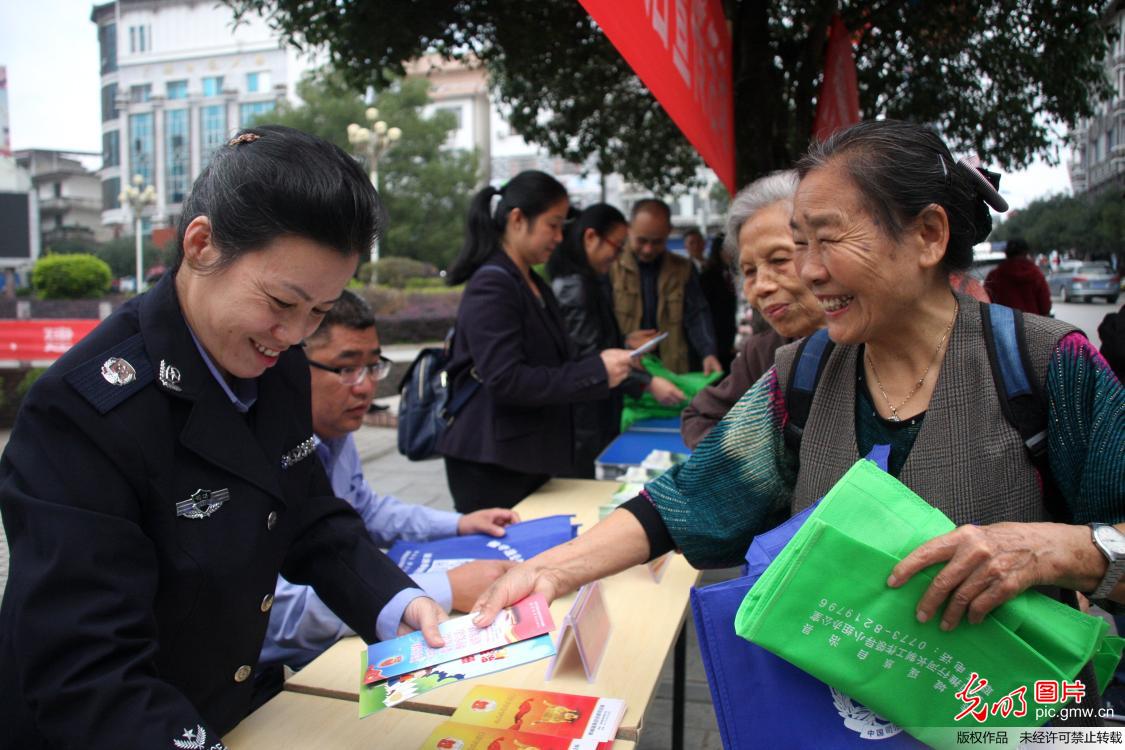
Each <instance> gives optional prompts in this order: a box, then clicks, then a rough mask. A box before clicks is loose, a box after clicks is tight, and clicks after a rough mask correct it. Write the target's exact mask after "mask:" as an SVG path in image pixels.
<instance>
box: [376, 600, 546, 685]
mask: <svg viewBox="0 0 1125 750" xmlns="http://www.w3.org/2000/svg"><path fill="white" fill-rule="evenodd" d="M474 616H475V615H472V614H469V615H464V616H462V617H455V618H453V619H451V620H446V621H445V622H443V623H442V624H441V625H439V626H438V628H439V630H440V632H441V636H442V638H444V639H445V645H444V646H442V647H441V648H431V647H430V646H428V645H427V644H426V641H425V639H424V638H423V637H422V634H421V633H420V632H417V631H415V632H413V633H408V634H406V635H404V636H400V637H398V638H394V639H392V640H389V641H380V642H378V643H372V644H371V645H370V646H368V647H367V672H366V673H365V674H364V677H363V683H364V684H365V685H371V684H374V683H376V682H382V681H383V680H385V679H387V678H388V677H395V676H396V675H400V674H406V673H408V672H415V671H417V670H419V669H423V668H424V667H430V666H433V665H435V664H444V663H446V662H449V661H452V660H454V659H460V658H461V657H462V656H468V655H469V654H479V653H480V652H481V651H488V650H490V649H494V648H498V647H499V646H503V645H504V644H507V643H516V642H517V641H524V640H527V639H528V638H534V637H535V636H538V635H543V634H544V633H549V632H551V631H552V630H554V629H555V622H554V620H552V619H551V609H550V607H548V606H547V600H546V599H544V598H543V595H542V594H532V595H531V596H529V597H527V598H526V599H523V600H521V601H518V602H516V603H515V604H513V605H512V606H511V607H508V608H507V609H503V610H501V611H500V614H498V615H497V616H496V619H495V620H493V621H492V624H491V625H489V626H488V627H487V628H478V627H477V626H476V625H474V624H473V617H474Z"/></svg>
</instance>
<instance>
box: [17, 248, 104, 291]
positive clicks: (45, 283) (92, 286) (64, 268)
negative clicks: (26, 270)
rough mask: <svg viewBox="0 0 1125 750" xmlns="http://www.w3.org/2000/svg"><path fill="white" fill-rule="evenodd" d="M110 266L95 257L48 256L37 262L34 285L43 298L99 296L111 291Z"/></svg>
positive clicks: (33, 279)
mask: <svg viewBox="0 0 1125 750" xmlns="http://www.w3.org/2000/svg"><path fill="white" fill-rule="evenodd" d="M109 280H110V271H109V266H108V265H107V264H106V262H105V261H104V260H102V259H101V258H97V257H95V256H93V255H86V254H75V255H47V256H44V257H42V258H40V259H39V260H37V261H35V265H34V266H33V267H32V269H31V285H32V287H34V288H35V293H36V294H37V295H39V297H40V298H41V299H83V298H86V297H98V296H101V295H102V294H105V292H106V291H107V290H108V289H109Z"/></svg>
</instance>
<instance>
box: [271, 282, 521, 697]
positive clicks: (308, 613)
mask: <svg viewBox="0 0 1125 750" xmlns="http://www.w3.org/2000/svg"><path fill="white" fill-rule="evenodd" d="M305 354H306V356H307V357H308V360H309V366H310V373H311V376H312V417H313V418H312V422H313V431H314V432H315V433H316V439H317V446H316V455H317V457H318V458H319V459H320V461H321V463H322V464H324V469H325V471H326V472H327V474H328V478H329V480H330V481H331V482H332V489H333V490H334V491H335V493H336V495H337V496H339V497H341V498H343V499H344V500H346V501H348V502H349V503H350V504H351V505H352V506H353V507H354V508H355V509H356V511H357V512H358V513H359V515H360V517H361V518H362V519H363V522H364V525H365V526H366V527H367V531H368V533H370V534H371V536H372V538H374V539H375V541H376V543H378V544H379V545H380V546H384V547H389V546H390V545H391V544H393V543H394V542H395V541H397V540H398V539H406V540H410V541H420V540H426V539H438V538H443V537H447V536H454V535H457V534H473V533H485V534H491V535H493V536H503V534H504V527H505V526H507V525H508V524H510V523H514V522H516V521H518V520H519V516H518V515H517V514H516V513H515V512H513V511H511V510H507V509H504V508H488V509H485V510H478V511H476V512H474V513H468V514H466V515H461V514H460V513H453V512H450V511H442V510H435V509H433V508H427V507H426V506H424V505H413V504H411V503H405V502H403V501H401V500H398V499H396V498H394V497H391V496H389V495H379V494H378V493H376V492H375V491H374V490H372V488H371V487H370V486H369V485H368V484H367V480H366V479H364V477H363V466H362V464H361V462H360V459H359V453H358V451H357V450H356V446H355V440H354V438H353V437H352V433H353V432H355V431H356V430H358V429H359V428H360V426H361V425H362V424H363V417H364V415H365V414H366V413H367V410H368V407H369V406H370V405H371V402H372V400H373V399H374V397H375V388H376V384H377V381H379V380H381V379H383V378H385V377H386V376H387V375H389V374H390V369H391V361H390V360H389V359H387V358H386V357H384V356H383V354H382V350H381V348H380V345H379V334H378V331H377V330H376V329H375V316H374V314H373V313H372V311H371V308H370V307H369V306H368V304H367V303H366V302H365V301H364V300H363V299H362V298H360V297H359V296H357V295H355V294H353V293H352V292H349V291H345V292H344V293H343V296H341V297H340V299H339V300H338V301H337V302H336V304H335V305H333V307H332V310H331V311H330V312H329V313H328V314H327V315H325V317H324V320H323V321H321V324H320V326H319V327H318V328H317V329H316V331H315V332H314V333H313V334H312V335H311V336H310V337H309V338H308V339H306V340H305ZM510 565H511V563H509V562H506V561H500V560H474V561H472V562H468V563H465V564H464V565H461V566H460V567H457V568H454V569H452V570H449V571H443V572H436V573H419V574H415V575H414V576H412V577H413V579H414V581H415V583H417V584H418V586H419V588H421V589H423V590H424V591H425V592H426V594H427V595H428V596H430V597H431V598H433V599H434V600H435V601H437V602H438V603H439V604H441V605H442V606H443V607H444V608H445V609H446V610H447V611H448V610H450V609H451V608H452V609H458V610H461V611H467V610H468V608H469V607H471V606H472V604H473V602H474V601H476V598H477V597H478V596H479V595H480V594H481V592H483V591H484V590H485V589H486V588H487V587H488V586H489V584H491V583H492V581H494V580H495V579H496V578H498V577H499V576H500V575H501V574H502V573H503V572H504V571H505V570H507V568H508V567H510ZM346 635H353V633H352V631H351V630H350V629H349V628H348V627H347V625H345V624H344V623H343V621H342V620H340V618H338V617H336V615H335V614H333V613H332V611H331V610H330V609H329V608H328V606H327V605H326V604H324V602H322V601H321V600H320V599H319V598H318V597H317V595H316V594H315V593H314V592H313V590H312V589H311V588H310V587H308V586H299V585H296V584H294V583H291V582H289V581H286V580H285V579H284V578H280V577H279V578H278V582H277V588H276V591H275V592H274V600H273V606H272V608H271V609H270V619H269V627H268V630H267V632H266V640H265V643H264V644H263V646H262V652H261V655H260V657H259V670H256V671H257V672H258V673H261V674H269V675H270V676H268V677H263V678H261V680H260V681H259V684H258V688H259V694H260V695H261V696H262V697H266V696H268V694H270V693H272V691H273V690H274V689H275V688H279V687H280V679H279V678H280V673H281V669H280V666H281V665H286V666H289V667H292V668H300V667H303V666H304V665H306V664H307V663H308V662H310V661H311V660H312V659H313V658H314V657H316V656H317V655H318V654H320V653H321V652H322V651H324V650H325V649H327V648H328V647H329V646H331V645H332V644H333V643H335V642H336V641H337V640H339V639H340V638H342V637H344V636H346ZM271 678H272V679H271Z"/></svg>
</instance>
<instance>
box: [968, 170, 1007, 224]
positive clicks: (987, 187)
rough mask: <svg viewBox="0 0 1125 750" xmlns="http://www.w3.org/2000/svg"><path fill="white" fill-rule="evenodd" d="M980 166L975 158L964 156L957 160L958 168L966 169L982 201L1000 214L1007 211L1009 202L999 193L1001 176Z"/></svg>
mask: <svg viewBox="0 0 1125 750" xmlns="http://www.w3.org/2000/svg"><path fill="white" fill-rule="evenodd" d="M979 164H980V160H979V159H977V157H975V156H962V157H961V158H960V159H958V160H957V166H959V167H963V168H964V169H965V173H966V174H968V175H969V176H970V180H971V181H972V183H973V187H975V188H976V191H977V193H978V194H979V195H980V197H981V199H983V200H984V202H985V203H987V204H988V205H990V206H992V208H993V209H995V210H996V211H999V212H1000V213H1003V212H1004V211H1007V210H1008V201H1006V200H1004V199H1003V197H1001V195H1000V193H999V192H998V191H997V188H999V187H1000V174H999V173H998V172H992V171H989V170H987V169H985V168H984V167H981V166H979Z"/></svg>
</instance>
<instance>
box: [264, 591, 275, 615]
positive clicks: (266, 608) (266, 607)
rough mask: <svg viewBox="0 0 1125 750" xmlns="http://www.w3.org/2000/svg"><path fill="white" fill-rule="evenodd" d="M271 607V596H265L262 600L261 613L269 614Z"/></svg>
mask: <svg viewBox="0 0 1125 750" xmlns="http://www.w3.org/2000/svg"><path fill="white" fill-rule="evenodd" d="M272 606H273V594H266V595H265V596H264V597H263V598H262V611H263V612H269V611H270V607H272Z"/></svg>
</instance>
